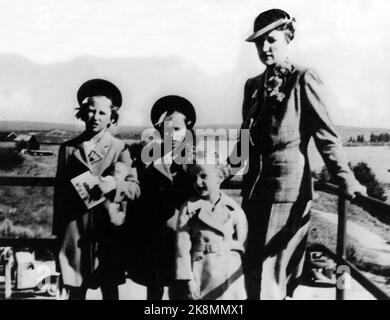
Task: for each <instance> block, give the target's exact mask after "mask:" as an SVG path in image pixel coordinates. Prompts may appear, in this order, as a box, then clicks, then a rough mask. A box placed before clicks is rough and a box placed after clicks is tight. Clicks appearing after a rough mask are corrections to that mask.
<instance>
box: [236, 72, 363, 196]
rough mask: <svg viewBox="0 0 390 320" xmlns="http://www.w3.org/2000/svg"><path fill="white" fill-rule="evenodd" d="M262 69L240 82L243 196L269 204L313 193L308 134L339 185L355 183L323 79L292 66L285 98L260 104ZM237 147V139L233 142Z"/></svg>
mask: <svg viewBox="0 0 390 320" xmlns="http://www.w3.org/2000/svg"><path fill="white" fill-rule="evenodd" d="M264 78H265V73H263V74H261V75H259V76H257V77H255V78H252V79H249V80H248V81H247V82H246V85H245V91H244V102H243V110H242V116H243V123H242V127H241V129H249V133H250V144H249V161H248V167H247V168H246V169H247V171H246V174H245V176H244V178H243V189H242V195H243V198H244V200H254V199H256V198H257V197H259V196H263V197H264V196H265V197H266V199H269V200H270V201H271V202H274V203H283V202H295V201H297V199H298V196H299V197H300V199H306V200H310V199H311V198H312V182H311V175H310V167H309V160H308V152H307V149H308V143H309V141H310V139H311V138H312V137H313V138H314V142H315V144H316V147H317V149H318V150H319V152H320V154H321V156H322V158H323V160H324V162H325V164H326V166H327V168H328V170H329V171H330V173H331V174H332V176H333V177H335V178H336V180H337V182H338V183H339V184H340V185H341V186H344V187H348V186H349V185H350V184H353V183H356V181H355V179H354V176H353V174H352V172H351V170H350V169H349V167H348V163H347V160H346V158H345V156H344V153H343V151H342V144H341V141H340V138H339V136H338V135H337V133H336V132H335V129H334V125H333V123H332V121H331V120H330V118H329V115H328V112H327V104H328V102H327V99H326V98H327V95H326V93H325V92H324V87H323V83H322V81H321V80H320V78H319V77H318V76H317V75H316V73H315V72H314V71H312V70H311V69H303V68H300V67H295V68H293V69H292V71H291V74H290V75H288V77H287V80H286V83H285V88H284V90H283V92H284V93H285V95H286V96H285V98H284V100H283V101H282V102H279V103H265V99H264ZM237 146H238V147H239V144H238V145H237Z"/></svg>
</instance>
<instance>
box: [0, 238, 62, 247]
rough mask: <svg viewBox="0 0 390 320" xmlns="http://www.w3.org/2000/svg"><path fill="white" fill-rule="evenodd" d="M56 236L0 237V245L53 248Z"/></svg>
mask: <svg viewBox="0 0 390 320" xmlns="http://www.w3.org/2000/svg"><path fill="white" fill-rule="evenodd" d="M56 244H57V239H56V238H46V239H45V238H0V247H15V248H23V247H27V248H32V249H34V248H55V247H56Z"/></svg>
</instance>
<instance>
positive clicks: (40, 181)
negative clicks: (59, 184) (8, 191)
mask: <svg viewBox="0 0 390 320" xmlns="http://www.w3.org/2000/svg"><path fill="white" fill-rule="evenodd" d="M0 186H24V187H28V186H40V187H45V186H48V187H50V186H54V178H53V177H22V176H0Z"/></svg>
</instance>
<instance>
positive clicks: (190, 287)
mask: <svg viewBox="0 0 390 320" xmlns="http://www.w3.org/2000/svg"><path fill="white" fill-rule="evenodd" d="M199 296H200V287H199V285H198V284H197V283H196V281H195V280H189V281H188V282H187V297H188V299H189V300H197V299H199Z"/></svg>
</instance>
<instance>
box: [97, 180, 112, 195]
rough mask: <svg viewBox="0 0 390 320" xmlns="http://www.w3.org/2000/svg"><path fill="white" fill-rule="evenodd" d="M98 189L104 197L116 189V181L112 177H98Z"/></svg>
mask: <svg viewBox="0 0 390 320" xmlns="http://www.w3.org/2000/svg"><path fill="white" fill-rule="evenodd" d="M99 188H100V190H101V191H102V193H103V194H104V195H106V194H108V193H110V192H111V191H112V190H115V189H116V181H115V179H114V178H113V177H112V176H106V177H100V178H99Z"/></svg>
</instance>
